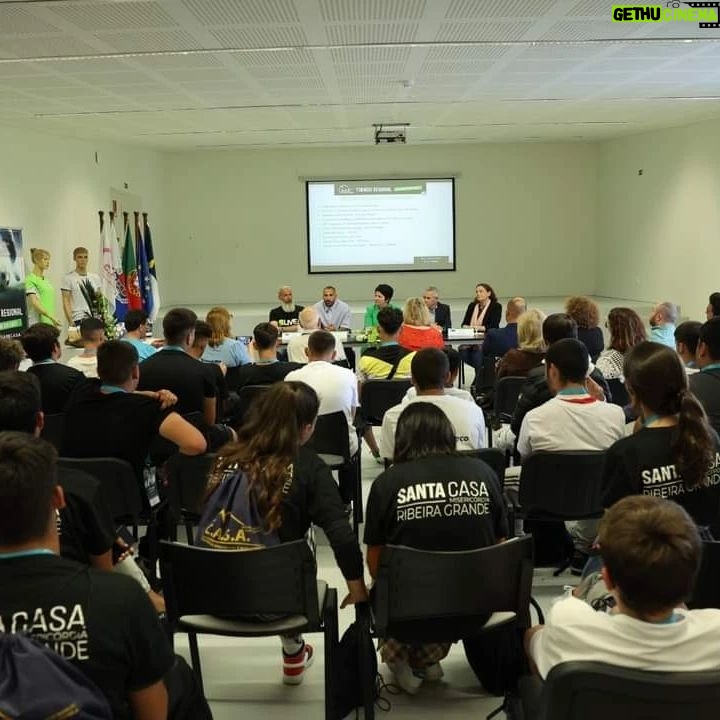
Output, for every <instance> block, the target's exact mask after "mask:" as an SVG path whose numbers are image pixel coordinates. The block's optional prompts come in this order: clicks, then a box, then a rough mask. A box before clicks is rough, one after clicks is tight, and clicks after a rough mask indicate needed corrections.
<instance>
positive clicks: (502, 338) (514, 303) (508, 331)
mask: <svg viewBox="0 0 720 720" xmlns="http://www.w3.org/2000/svg"><path fill="white" fill-rule="evenodd" d="M526 310H527V304H526V303H525V300H524V298H521V297H514V298H513V299H512V300H510V301H509V302H508V304H507V306H506V308H505V323H506V324H505V327H502V328H491V329H490V330H488V331H487V332H486V333H485V339H484V340H483V344H482V352H483V356H484V357H502V356H503V355H505V353H506V352H507V351H508V350H512V349H514V348H517V346H518V318H519V317H520V316H521V315H522V314H523V313H524V312H525V311H526Z"/></svg>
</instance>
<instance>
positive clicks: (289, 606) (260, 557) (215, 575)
mask: <svg viewBox="0 0 720 720" xmlns="http://www.w3.org/2000/svg"><path fill="white" fill-rule="evenodd" d="M160 570H161V575H162V579H163V590H164V596H165V603H166V606H167V613H168V618H169V620H170V623H171V626H172V625H174V624H175V623H176V622H177V620H178V619H179V618H180V617H182V616H184V615H218V616H220V617H253V616H257V615H271V614H272V615H304V616H305V617H306V618H307V619H308V625H309V626H311V627H317V626H318V625H319V622H320V608H319V607H318V591H317V569H316V566H315V558H314V557H313V554H312V552H311V550H310V547H309V546H308V544H307V542H306V541H305V540H296V541H294V542H290V543H281V544H280V545H276V546H274V547H269V548H265V549H263V550H253V551H243V550H211V549H208V548H200V547H193V546H189V545H181V544H179V543H173V542H168V541H166V540H162V541H161V542H160Z"/></svg>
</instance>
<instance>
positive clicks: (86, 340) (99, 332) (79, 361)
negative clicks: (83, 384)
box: [66, 317, 105, 378]
mask: <svg viewBox="0 0 720 720" xmlns="http://www.w3.org/2000/svg"><path fill="white" fill-rule="evenodd" d="M80 340H81V342H82V346H83V351H82V352H81V353H80V354H79V355H75V356H74V357H71V358H70V359H69V360H68V361H67V363H66V364H67V366H68V367H71V368H75V369H76V370H79V371H80V372H81V373H82V374H83V375H84V376H85V377H87V378H96V377H97V376H98V374H97V349H98V348H99V347H100V346H101V345H102V344H103V343H104V342H105V325H104V324H103V322H102V320H98V318H94V317H86V318H83V319H82V320H81V321H80Z"/></svg>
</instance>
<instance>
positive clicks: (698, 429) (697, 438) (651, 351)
mask: <svg viewBox="0 0 720 720" xmlns="http://www.w3.org/2000/svg"><path fill="white" fill-rule="evenodd" d="M719 322H720V321H719ZM625 384H626V385H627V389H628V394H629V395H630V399H631V401H632V406H633V409H634V410H635V412H636V413H637V415H638V421H637V423H636V426H637V429H636V432H635V433H634V434H633V435H630V436H629V437H626V438H623V439H622V440H619V441H618V442H616V443H615V444H614V445H613V446H612V447H611V448H610V449H609V450H608V452H607V458H606V461H605V472H604V481H603V487H604V488H605V495H604V499H603V504H604V505H605V507H611V506H612V505H614V504H615V503H616V502H617V501H618V500H620V499H621V498H623V497H625V496H626V495H655V496H657V497H665V498H669V499H671V500H673V501H675V502H676V503H678V504H679V505H682V506H683V507H684V508H685V509H686V510H687V511H688V512H689V513H690V515H691V516H692V518H693V519H694V520H695V522H696V523H697V524H698V525H699V526H702V527H704V528H709V529H710V531H711V532H713V533H717V531H718V530H717V529H718V528H719V527H720V483H718V482H717V478H718V472H719V471H720V454H718V453H719V452H720V440H719V439H718V436H717V434H716V433H715V432H714V431H713V429H712V428H711V427H710V425H709V424H708V422H707V418H706V416H705V413H704V412H703V409H702V407H701V406H700V403H698V401H697V400H696V398H695V397H694V395H693V394H692V393H691V392H689V391H688V380H687V376H686V374H685V371H684V369H683V366H682V363H681V362H680V358H679V357H678V355H677V353H676V352H675V351H674V350H670V348H667V347H665V346H664V345H660V344H658V343H651V342H643V343H641V344H640V345H638V346H637V347H635V348H633V349H632V350H631V351H630V352H629V353H628V356H627V359H626V360H625ZM716 537H720V535H716Z"/></svg>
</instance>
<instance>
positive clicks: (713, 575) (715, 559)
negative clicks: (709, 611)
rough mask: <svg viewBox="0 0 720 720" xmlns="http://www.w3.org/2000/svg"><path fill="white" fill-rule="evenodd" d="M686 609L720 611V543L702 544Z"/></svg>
mask: <svg viewBox="0 0 720 720" xmlns="http://www.w3.org/2000/svg"><path fill="white" fill-rule="evenodd" d="M687 604H688V607H689V608H692V609H695V608H718V609H720V542H718V541H712V542H704V543H703V549H702V560H701V561H700V569H699V570H698V574H697V578H696V579H695V587H694V588H693V592H692V596H691V597H690V599H689V600H688V603H687Z"/></svg>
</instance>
